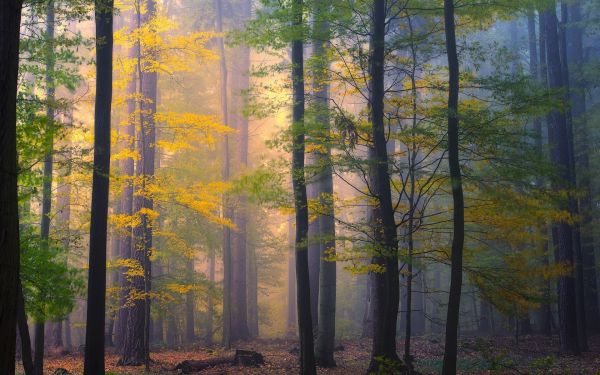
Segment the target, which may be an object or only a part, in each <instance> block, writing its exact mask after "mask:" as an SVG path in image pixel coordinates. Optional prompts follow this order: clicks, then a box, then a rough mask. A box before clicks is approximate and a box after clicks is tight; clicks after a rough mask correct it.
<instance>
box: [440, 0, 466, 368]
mask: <svg viewBox="0 0 600 375" xmlns="http://www.w3.org/2000/svg"><path fill="white" fill-rule="evenodd" d="M444 24H445V34H446V51H447V54H448V81H449V92H448V165H449V168H450V182H451V184H452V200H453V202H454V213H453V227H454V230H453V234H452V256H451V271H450V293H449V296H448V312H447V317H446V343H445V348H444V364H443V367H442V373H443V374H444V375H450V374H455V373H456V352H457V344H458V342H457V341H458V320H459V312H460V294H461V289H462V261H463V259H462V257H463V243H464V235H465V233H464V226H465V221H464V201H463V190H462V177H461V172H460V160H459V155H458V150H459V148H458V144H459V136H458V134H459V131H458V95H459V61H458V55H457V52H456V34H455V25H454V0H444Z"/></svg>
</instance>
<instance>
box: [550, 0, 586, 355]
mask: <svg viewBox="0 0 600 375" xmlns="http://www.w3.org/2000/svg"><path fill="white" fill-rule="evenodd" d="M554 5H555V4H554ZM554 5H552V4H551V6H550V7H549V8H548V9H547V10H546V11H544V12H543V17H544V18H545V26H546V29H545V33H546V58H547V68H548V86H549V88H551V89H561V88H563V85H564V82H563V78H562V68H561V62H560V50H559V36H558V21H557V18H556V10H555V7H554ZM548 125H549V129H548V133H549V134H550V135H551V136H550V137H549V139H550V149H551V152H550V158H551V161H552V163H553V164H554V165H555V166H556V168H557V169H558V177H559V179H558V180H557V181H556V182H555V184H554V186H553V188H554V189H557V190H558V189H560V190H563V189H566V188H568V184H569V181H570V173H569V171H570V160H569V145H568V140H569V138H568V130H567V121H566V117H565V114H564V113H563V112H560V111H558V110H554V111H552V112H551V113H550V114H549V124H548ZM560 208H561V209H564V210H569V208H570V207H569V205H568V202H564V203H561V207H560ZM555 226H556V234H557V240H558V248H557V261H558V262H561V263H565V264H568V265H573V263H574V253H573V230H572V227H571V226H570V225H569V224H568V223H565V222H561V223H557V224H556V225H555ZM575 293H576V291H575V277H574V275H565V276H559V278H558V299H559V336H560V350H561V352H564V353H569V354H575V355H577V354H579V353H580V348H579V342H578V340H579V339H578V332H577V304H576V294H575Z"/></svg>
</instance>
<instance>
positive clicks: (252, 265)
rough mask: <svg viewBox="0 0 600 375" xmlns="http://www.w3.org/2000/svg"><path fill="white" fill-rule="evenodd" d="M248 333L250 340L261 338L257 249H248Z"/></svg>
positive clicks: (252, 247) (251, 247)
mask: <svg viewBox="0 0 600 375" xmlns="http://www.w3.org/2000/svg"><path fill="white" fill-rule="evenodd" d="M247 276H248V331H249V333H250V338H257V337H258V336H259V330H258V269H257V265H256V248H255V247H254V246H250V247H248V274H247Z"/></svg>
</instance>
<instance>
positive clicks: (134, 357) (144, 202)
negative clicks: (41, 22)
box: [119, 0, 158, 369]
mask: <svg viewBox="0 0 600 375" xmlns="http://www.w3.org/2000/svg"><path fill="white" fill-rule="evenodd" d="M155 15H156V3H155V2H154V0H147V2H146V13H145V14H144V15H143V17H142V15H140V14H139V13H138V14H137V19H138V27H140V26H141V25H142V23H143V24H147V23H148V22H150V21H151V20H152V19H153V17H155ZM142 18H143V19H142ZM138 52H139V55H138V74H139V76H138V79H139V89H140V91H141V96H142V97H143V100H141V101H140V118H139V120H140V133H139V136H138V139H137V142H138V153H139V155H140V156H141V158H140V160H139V161H138V163H137V166H136V176H137V177H140V179H141V180H142V181H141V183H140V186H139V188H138V189H139V191H140V192H146V183H147V181H150V182H151V181H152V180H153V179H154V169H155V152H156V150H155V140H156V129H155V126H154V114H155V113H156V99H157V82H158V74H157V72H156V71H153V70H152V69H148V67H147V65H148V64H149V62H148V61H141V57H140V56H141V55H145V56H148V57H147V58H149V59H153V58H155V55H156V51H154V50H152V49H151V48H148V50H147V51H141V47H140V42H139V41H138ZM153 209H154V202H153V199H152V197H149V196H148V195H147V194H144V195H139V196H135V197H134V200H133V212H134V213H138V212H140V211H147V210H153ZM140 219H141V223H140V224H139V225H138V226H136V227H135V228H133V248H132V251H131V253H132V254H131V256H132V258H133V259H134V260H136V261H137V262H138V263H139V264H140V265H142V267H143V270H144V274H143V275H142V276H135V277H132V278H131V279H132V288H133V289H135V290H136V292H137V293H140V294H141V295H142V296H143V298H139V299H136V300H135V301H134V302H133V306H132V307H131V309H130V311H129V317H128V324H127V331H126V335H125V340H124V343H123V355H122V358H121V360H120V361H119V363H121V364H123V365H140V364H142V363H143V364H144V365H145V366H146V369H149V366H150V297H149V293H150V291H151V278H152V270H151V266H152V265H151V262H150V252H151V251H152V250H151V249H152V226H153V225H152V219H151V218H150V217H149V215H148V214H146V213H141V214H140Z"/></svg>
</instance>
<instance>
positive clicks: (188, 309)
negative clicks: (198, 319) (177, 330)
mask: <svg viewBox="0 0 600 375" xmlns="http://www.w3.org/2000/svg"><path fill="white" fill-rule="evenodd" d="M186 268H187V274H188V282H189V283H190V284H192V285H193V283H194V259H193V258H191V259H188V260H187V263H186ZM194 306H195V305H194V292H193V291H191V290H190V291H188V292H187V293H186V294H185V342H186V343H188V344H192V343H194V340H195V339H196V334H195V327H194V310H195V308H194Z"/></svg>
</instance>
